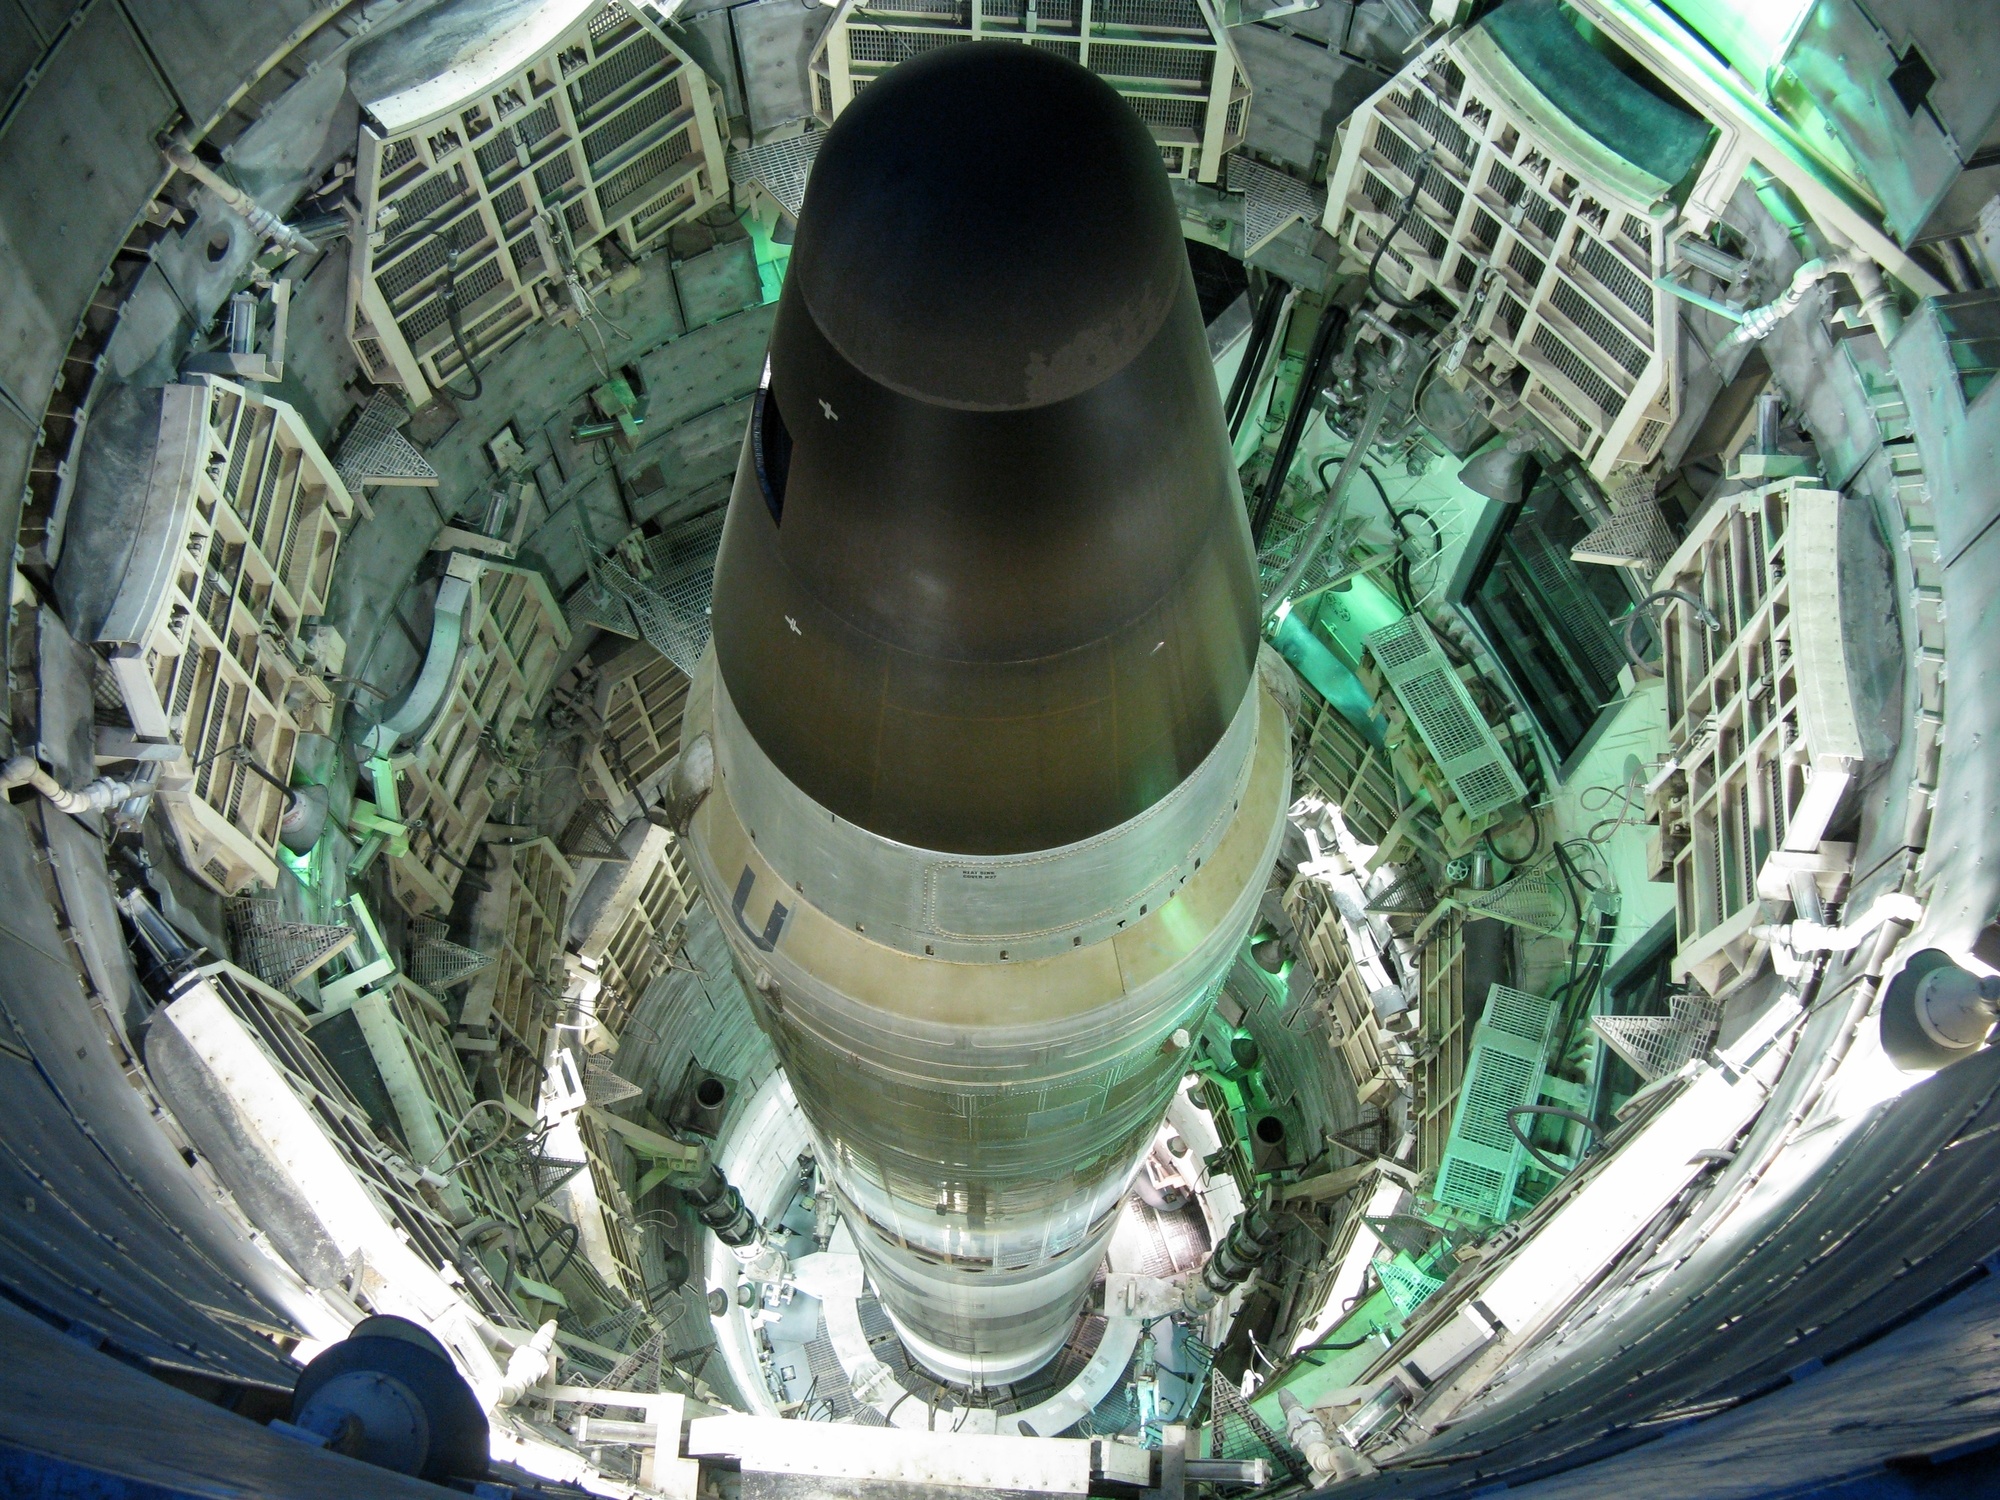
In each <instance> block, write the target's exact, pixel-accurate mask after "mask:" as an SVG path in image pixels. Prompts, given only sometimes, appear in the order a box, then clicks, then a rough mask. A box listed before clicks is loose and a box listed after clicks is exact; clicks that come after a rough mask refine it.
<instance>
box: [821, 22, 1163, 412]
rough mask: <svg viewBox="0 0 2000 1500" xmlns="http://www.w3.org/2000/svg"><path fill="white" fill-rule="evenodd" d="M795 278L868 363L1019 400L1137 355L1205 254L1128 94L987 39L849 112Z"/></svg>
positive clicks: (942, 385)
mask: <svg viewBox="0 0 2000 1500" xmlns="http://www.w3.org/2000/svg"><path fill="white" fill-rule="evenodd" d="M789 274H790V275H791V276H793V277H795V278H796V279H797V281H798V285H799V289H800V291H801V293H802V294H803V296H804V298H805V301H806V304H807V305H808V306H809V307H810V308H811V310H812V314H813V318H814V321H816V322H817V323H818V324H819V326H820V328H821V330H822V331H823V332H824V333H825V334H826V336H827V338H828V340H829V341H830V342H831V343H832V344H833V345H834V346H835V347H836V348H837V349H839V350H840V352H841V353H842V354H843V355H845V356H846V357H847V359H848V360H849V361H851V362H852V363H853V364H854V365H855V366H856V367H857V368H858V369H860V370H861V371H863V372H864V373H866V374H867V375H869V376H872V377H873V378H874V379H876V380H877V381H880V382H881V383H882V384H883V385H885V386H888V387H889V388H890V389H891V390H895V391H898V392H900V393H901V394H903V395H907V396H914V397H916V398H917V399H919V400H923V401H929V402H935V403H937V404H939V405H944V406H952V407H959V408H962V409H970V410H975V411H1004V410H1010V409H1018V408H1021V407H1029V406H1042V405H1046V404H1048V403H1051V402H1055V401H1060V400H1063V399H1065V398H1066V397H1069V396H1073V395H1076V394H1077V393H1078V392H1080V391H1084V390H1087V389H1089V388H1090V387H1092V386H1094V385H1096V384H1098V383H1099V382H1100V381H1102V380H1103V379H1104V378H1105V377H1106V376H1108V375H1110V374H1112V373H1113V372H1115V371H1116V370H1118V369H1120V368H1121V367H1122V366H1124V365H1125V364H1126V363H1127V362H1128V361H1129V360H1130V359H1131V358H1132V357H1133V356H1134V355H1135V354H1136V353H1138V351H1139V350H1140V349H1142V348H1144V347H1145V345H1146V344H1147V342H1148V341H1149V340H1150V339H1151V338H1152V337H1153V335H1154V333H1155V332H1157V331H1158V329H1159V326H1160V323H1161V321H1162V320H1163V319H1164V318H1165V316H1166V314H1167V311H1168V309H1169V308H1170V307H1171V306H1172V304H1173V301H1174V298H1175V296H1176V295H1177V294H1178V293H1179V291H1180V288H1181V282H1182V280H1183V279H1184V278H1185V277H1186V275H1187V256H1186V251H1185V249H1184V247H1183V244H1182V241H1181V234H1180V225H1179V215H1178V212H1177V211H1176V209H1175V206H1174V199H1173V192H1172V190H1171V189H1170V188H1169V187H1168V185H1167V178H1166V172H1165V170H1164V169H1163V168H1162V166H1161V164H1160V154H1159V148H1158V147H1157V146H1156V145H1155V144H1154V142H1153V138H1152V136H1151V134H1150V133H1149V132H1148V131H1147V129H1146V127H1145V126H1144V125H1143V124H1142V123H1140V121H1139V119H1138V118H1137V116H1135V115H1134V114H1133V113H1132V111H1131V109H1130V107H1129V106H1128V105H1127V104H1126V103H1125V101H1124V100H1123V99H1121V98H1120V97H1119V96H1118V93H1117V92H1116V91H1115V90H1114V89H1113V88H1112V87H1111V86H1110V85H1109V84H1107V83H1105V82H1104V80H1102V79H1101V78H1098V77H1097V76H1096V75H1095V74H1092V73H1090V72H1087V71H1086V70H1084V69H1083V68H1081V67H1078V66H1077V65H1076V64H1074V63H1071V62H1068V61H1066V60H1065V59H1063V58H1061V57H1057V56H1054V55H1052V54H1050V53H1048V52H1044V51H1041V50H1039V49H1037V48H1035V47H1031V46H1022V45H1020V44H1018V43H1008V42H978V43H970V44H962V45H958V46H951V47H943V48H940V49H938V50H937V51H935V52H931V53H929V54H927V55H925V56H923V57H920V58H916V59H914V60H912V61H910V62H907V63H903V64H901V65H899V66H897V67H896V68H894V69H892V70H891V71H890V72H889V73H888V74H887V75H886V76H884V77H883V78H881V79H880V80H878V81H877V82H875V83H872V84H870V85H869V87H868V88H867V89H866V91H865V92H863V93H862V94H861V95H860V96H859V97H858V98H857V99H856V100H855V101H854V103H853V104H852V105H851V106H850V107H849V108H848V109H847V110H846V111H845V112H844V113H843V114H842V115H841V117H840V119H839V121H838V123H836V124H835V125H834V127H833V130H832V132H831V134H830V135H829V136H828V138H827V141H826V144H825V145H824V146H823V147H822V148H821V150H820V154H819V159H818V161H817V162H816V163H815V164H814V167H813V175H812V180H811V184H810V187H809V189H808V191H807V195H806V202H805V208H804V212H803V213H802V215H801V217H800V222H799V230H798V238H797V243H796V246H795V248H794V250H793V255H792V265H791V271H790V273H789Z"/></svg>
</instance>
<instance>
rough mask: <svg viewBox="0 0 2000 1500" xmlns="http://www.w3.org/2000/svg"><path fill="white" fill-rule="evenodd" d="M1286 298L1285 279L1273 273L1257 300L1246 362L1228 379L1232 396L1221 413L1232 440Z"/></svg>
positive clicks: (1246, 405)
mask: <svg viewBox="0 0 2000 1500" xmlns="http://www.w3.org/2000/svg"><path fill="white" fill-rule="evenodd" d="M1284 301H1285V283H1284V282H1282V281H1279V280H1278V279H1277V278H1276V277H1273V278H1272V279H1271V283H1270V285H1268V286H1266V287H1265V288H1264V295H1263V297H1262V298H1261V299H1260V300H1259V301H1258V303H1257V316H1256V319H1255V320H1254V321H1253V322H1252V323H1251V325H1250V342H1249V343H1247V344H1245V345H1244V346H1243V363H1242V364H1240V365H1238V366H1237V367H1236V378H1235V379H1234V380H1232V381H1230V383H1229V399H1228V400H1227V401H1225V402H1223V403H1222V416H1223V420H1224V421H1226V422H1227V423H1228V424H1229V439H1230V441H1231V442H1234V441H1235V440H1236V434H1237V433H1238V432H1240V431H1241V430H1242V428H1243V418H1244V416H1245V414H1246V413H1248V411H1249V409H1250V398H1251V396H1252V394H1253V393H1254V390H1255V387H1256V383H1257V372H1258V371H1259V370H1260V369H1262V368H1263V365H1264V356H1265V354H1266V353H1268V352H1269V350H1270V347H1271V338H1272V335H1273V334H1274V333H1275V332H1276V330H1277V326H1278V309H1279V308H1280V307H1282V306H1283V305H1284Z"/></svg>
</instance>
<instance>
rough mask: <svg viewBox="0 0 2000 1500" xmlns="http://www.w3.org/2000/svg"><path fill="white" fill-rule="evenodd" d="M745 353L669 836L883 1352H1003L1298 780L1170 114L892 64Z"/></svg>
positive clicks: (1008, 49)
mask: <svg viewBox="0 0 2000 1500" xmlns="http://www.w3.org/2000/svg"><path fill="white" fill-rule="evenodd" d="M768 368H769V373H768V380H767V383H766V385H765V387H764V388H763V389H762V390H761V391H760V392H759V394H758V397H757V401H756V408H755V415H754V417H753V420H752V424H751V430H750V432H749V433H748V435H747V436H746V439H745V444H744V452H743V457H742V461H741V464H740V466H739V469H738V472H737V477H736V486H735V490H734V492H733V494H732V496H731V499H730V508H729V515H728V520H727V524H726V526H725V529H724V533H723V540H722V548H721V552H720V555H719V557H718V559H717V564H716V574H715V594H714V607H713V623H714V643H713V650H712V652H711V654H710V655H709V656H708V657H707V658H706V659H705V661H704V663H703V665H702V667H701V669H700V670H699V672H698V673H697V679H696V682H695V684H694V686H693V688H692V690H691V692H690V695H689V699H688V707H687V719H686V725H685V728H684V737H685V740H686V743H687V746H688V748H687V751H686V753H685V754H684V756H683V759H682V764H681V766H680V768H679V769H678V771H677V775H676V785H677V787H678V789H679V796H680V799H681V803H680V805H681V807H682V809H683V815H684V816H686V817H687V818H688V819H689V822H688V839H687V843H688V847H689V851H690V857H691V863H692V865H693V868H694V871H695V874H696V876H697V879H698V880H699V882H700V885H701V887H702V890H703V892H704V894H705V895H706V896H707V897H708V898H709V900H710V901H711V902H712V903H713V905H714V908H715V910H716V911H717V912H718V913H721V914H722V917H723V925H724V927H725V930H726V931H727V932H728V934H729V940H730V942H731V945H732V948H733V952H734V956H735V959H736V961H737V963H738V965H739V966H740V968H741V970H742V972H743V974H744V976H745V978H746V980H747V982H748V987H749V990H750V993H751V995H752V1003H753V1005H754V1006H755V1008H756V1011H757V1018H758V1021H759V1023H760V1024H761V1025H762V1026H763V1027H764V1029H765V1030H766V1031H767V1032H768V1033H769V1034H770V1036H771V1038H772V1040H773V1042H774V1043H775V1044H776V1047H777V1051H778V1054H779V1056H780V1058H781V1060H782V1062H783V1064H784V1067H785V1069H786V1072H787V1074H788V1075H789V1078H790V1082H791V1086H792V1089H793V1092H794V1094H795V1096H796V1098H797V1100H798V1103H799V1107H800V1108H801V1110H802V1111H803V1112H804V1115H805V1118H806V1121H807V1123H808V1125H809V1127H810V1129H811V1131H812V1133H813V1136H814V1137H815V1140H816V1142H817V1146H818V1151H819V1160H820V1161H821V1162H822V1163H823V1164H824V1166H825V1168H826V1171H827V1173H828V1175H829V1177H830V1179H831V1181H832V1183H833V1185H834V1188H835V1189H836V1191H837V1193H838V1194H839V1198H840V1202H841V1207H842V1210H843V1212H844V1215H845V1217H846V1221H847V1223H848V1224H849V1225H850V1227H851V1229H852V1233H853V1236H854V1239H855V1241H856V1244H857V1246H858V1248H859V1250H860V1254H861V1257H862V1260H863V1262H864V1264H865V1266H866V1269H867V1272H868V1274H869V1277H870V1279H871V1281H872V1282H873V1284H874V1286H875V1288H876V1291H877V1293H878V1295H879V1296H880V1298H881V1301H882V1304H883V1306H884V1307H885V1309H886V1310H887V1312H888V1314H889V1316H890V1318H891V1320H892V1321H893V1322H894V1324H895V1326H896V1328H897V1330H898V1332H899V1333H900V1334H901V1335H902V1338H903V1341H904V1343H905V1345H906V1346H907V1347H908V1349H909V1351H910V1352H911V1354H912V1355H914V1356H915V1357H916V1358H917V1359H919V1360H920V1361H921V1362H922V1363H923V1364H924V1365H926V1366H928V1367H929V1368H930V1369H931V1370H932V1371H933V1372H935V1373H936V1374H938V1375H939V1376H942V1377H944V1378H946V1379H949V1380H952V1381H957V1382H961V1383H966V1384H982V1383H983V1384H989V1385H990V1384H995V1383H1000V1382H1005V1381H1009V1380H1013V1379H1016V1378H1018V1377H1020V1376H1022V1375H1024V1374H1027V1373H1028V1372H1031V1371H1033V1370H1034V1369H1036V1368H1038V1367H1039V1366H1040V1365H1042V1364H1043V1363H1044V1362H1046V1361H1047V1360H1048V1358H1049V1357H1050V1356H1051V1355H1052V1354H1053V1353H1054V1352H1055V1351H1056V1350H1057V1349H1058V1348H1060V1347H1061V1345H1062V1343H1063V1341H1064V1338H1065V1336H1066V1335H1067V1333H1068V1332H1069V1330H1070V1328H1071V1326H1072V1324H1073V1321H1074V1319H1075V1317H1076V1315H1077V1313H1078V1311H1079V1308H1080V1305H1081V1303H1082V1302H1083V1299H1084V1298H1085V1296H1086V1294H1087V1292H1088V1289H1089V1285H1090V1281H1091V1277H1092V1273H1093V1272H1094V1270H1095V1269H1096V1267H1097V1265H1098V1263H1099V1261H1100V1260H1101V1259H1102V1257H1103V1254H1104V1250H1105V1247H1106V1244H1107V1242H1108V1239H1109V1237H1110V1233H1111V1230H1112V1228H1113V1225H1114V1223H1115V1220H1116V1217H1117V1212H1118V1209H1119V1206H1120V1204H1121V1202H1122V1200H1123V1198H1124V1196H1125V1193H1126V1191H1127V1189H1128V1187H1129V1185H1130V1183H1131V1180H1132V1176H1133V1173H1134V1171H1135V1170H1136V1168H1137V1166H1138V1164H1139V1162H1140V1160H1141V1159H1142V1157H1143V1155H1144V1153H1145V1151H1146V1150H1147V1148H1148V1146H1149V1144H1150V1142H1151V1140H1152V1138H1153V1137H1154V1135H1155V1133H1156V1132H1157V1130H1158V1127H1159V1124H1160V1121H1161V1118H1162V1116H1163V1114H1164V1112H1165V1109H1166V1106H1167V1103H1168V1101H1169V1098H1170V1096H1171V1093H1172V1091H1173V1089H1174V1087H1175V1085H1176V1083H1177V1082H1178V1080H1179V1079H1180V1078H1181V1077H1182V1075H1183V1074H1184V1072H1185V1071H1186V1069H1187V1067H1188V1065H1189V1062H1190V1059H1189V1058H1188V1057H1187V1056H1186V1055H1185V1053H1184V1052H1183V1051H1182V1049H1183V1048H1184V1047H1185V1046H1186V1043H1187V1032H1188V1030H1190V1029H1192V1028H1193V1027H1194V1026H1195V1025H1196V1024H1197V1023H1198V1022H1199V1020H1200V1018H1201V1016H1202V1014H1203V1013H1204V1011H1205V1009H1206V1007H1207V1006H1208V1005H1209V1003H1210V1001H1211V999H1212V996H1213V994H1214V991H1215V989H1216V988H1217V986H1218V985H1219V982H1220V980H1221V978H1222V976H1223V974H1224V972H1225V971H1226V969H1227V966H1228V964H1229V963H1230V961H1231V959H1232V957H1233V955H1234V953H1235V951H1236V949H1237V947H1238V945H1239V944H1240V943H1241V942H1242V940H1243V938H1244V936H1245V934H1246V933H1247V931H1248V928H1249V924H1250V921H1251V918H1252V916H1253V914H1254V912H1255V908H1256V904H1257V901H1258V898H1259V896H1260V894H1261V893H1262V891H1263V888H1264V884H1265V880H1266V877H1267V874H1268V872H1269V870H1270V868H1271V862H1272V859H1273V857H1274V854H1275V851H1276V847H1277V842H1278V838H1279V834H1280V832H1281V830H1282V826H1283V816H1284V807H1285V803H1286V800H1287V796H1288V792H1289V777H1290V757H1289V736H1288V726H1287V721H1286V717H1285V709H1284V706H1283V703H1282V701H1281V700H1282V696H1283V690H1282V688H1281V686H1280V685H1279V683H1278V679H1277V678H1276V677H1274V676H1270V675H1268V674H1267V673H1266V672H1264V671H1260V665H1259V654H1258V653H1259V646H1258V629H1257V603H1258V601H1257V590H1256V572H1255V567H1254V563H1253V558H1252V553H1251V545H1250V536H1249V528H1248V525H1247V522H1246V519H1245V515H1244V507H1243V502H1242V497H1241V493H1240V491H1239V488H1238V485H1237V480H1236V474H1235V470H1234V467H1233V464H1232V462H1231V458H1230V451H1229V442H1228V438H1227V436H1226V433H1225V431H1224V427H1223V421H1222V412H1221V403H1220V401H1219V399H1218V396H1217V391H1216V381H1215V374H1214V370H1213V368H1212V366H1211V363H1210V357H1209V352H1208V346H1207V340H1206V338H1205V335H1204V330H1203V327H1202V321H1201V314H1200V310H1199V307H1198V305H1197V302H1196V298H1195V289H1194V282H1193V278H1192V276H1191V274H1190V271H1189V268H1188V261H1187V254H1186V249H1185V246H1184V244H1183V242H1182V239H1181V233H1180V222H1179V215H1178V213H1177V211H1176V208H1175V204H1174V198H1173V194H1172V191H1171V189H1170V188H1169V187H1168V184H1167V178H1166V174H1165V172H1164V170H1163V168H1162V165H1161V160H1160V152H1159V148H1158V147H1157V145H1156V144H1155V143H1154V141H1153V139H1152V137H1151V136H1150V134H1149V133H1148V132H1147V130H1146V127H1145V126H1144V125H1143V124H1141V123H1140V121H1139V120H1138V119H1137V118H1136V117H1135V116H1134V115H1133V113H1132V112H1131V110H1130V109H1129V108H1128V107H1127V106H1126V104H1125V103H1124V101H1123V100H1122V99H1120V98H1119V96H1118V94H1117V93H1116V92H1114V91H1113V90H1112V89H1111V88H1110V87H1109V86H1107V85H1106V84H1105V83H1103V82H1102V81H1101V80H1099V79H1098V78H1096V77H1095V76H1093V75H1092V74H1090V73H1088V72H1086V71H1085V70H1084V69H1082V68H1080V67H1078V66H1076V65H1074V64H1072V63H1070V62H1067V61H1065V60H1063V59H1061V58H1059V57H1056V56H1053V55H1051V54H1050V53H1048V52H1045V51H1042V50H1039V49H1036V48H1030V47H1026V46H1021V45H1018V44H1006V43H976V44H966V45H961V46H954V47H950V48H946V49H941V50H939V51H937V52H935V53H931V54H929V55H927V56H924V57H922V58H919V59H917V60H915V61H912V62H908V63H905V64H902V65H900V66H898V67H897V68H896V69H895V70H894V71H892V72H891V73H889V74H887V75H886V76H885V77H883V78H882V79H881V80H879V81H877V82H875V83H873V84H871V85H870V87H869V89H868V91H867V92H866V93H865V94H864V95H862V96H861V97H860V98H858V99H857V100H856V101H855V102H854V104H853V105H852V106H851V107H850V108H849V109H848V110H847V111H846V112H845V113H844V114H842V116H841V117H840V119H839V121H838V122H837V123H836V124H835V125H834V127H833V129H832V130H831V131H830V132H829V134H828V135H827V138H826V141H825V144H824V145H823V147H822V148H821V150H820V153H819V158H818V161H817V163H816V165H815V166H814V169H813V175H812V179H811V185H810V189H809V191H808V193H807V197H806V202H805V206H804V210H803V212H802V213H801V215H800V219H799V224H798V234H797V239H796V242H795V244H794V247H793V252H792V259H791V266H790V270H789V273H788V277H787V280H786V283H785V289H784V294H783V296H782V297H781V298H780V300H779V304H778V313H777V321H776V324H775V327H774V329H773V332H772V336H771V349H770V363H769V367H768ZM1266 662H1267V663H1275V658H1271V657H1267V658H1266ZM1277 670H1278V671H1282V670H1283V668H1282V666H1281V665H1280V666H1278V667H1277ZM690 806H692V809H693V810H692V812H691V813H689V812H687V809H688V808H689V807H690Z"/></svg>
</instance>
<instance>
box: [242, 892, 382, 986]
mask: <svg viewBox="0 0 2000 1500" xmlns="http://www.w3.org/2000/svg"><path fill="white" fill-rule="evenodd" d="M229 940H230V942H231V943H232V944H233V945H234V946H235V949H236V959H237V962H238V963H240V964H242V966H243V967H244V968H246V969H248V970H249V971H250V972H251V973H252V974H255V975H256V976H257V977H258V978H259V979H261V980H263V981H264V983H266V984H268V985H270V986H271V987H272V988H273V989H278V990H282V989H285V988H286V987H288V986H289V985H291V984H293V983H294V982H296V981H297V980H300V979H303V978H304V977H305V976H306V975H308V974H310V973H312V972H313V971H314V970H315V969H317V968H319V967H320V966H321V965H322V964H324V963H326V962H327V961H328V960H329V959H331V958H332V957H333V956H334V955H335V954H338V953H345V952H346V951H347V950H348V949H349V948H351V947H353V946H354V941H355V932H354V929H353V928H351V927H333V926H322V925H320V924H319V923H316V922H290V921H286V920H285V919H284V918H283V917H282V916H280V915H279V905H278V898H277V897H275V896H239V897H237V898H235V899H234V900H232V901H231V902H230V903H229Z"/></svg>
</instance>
